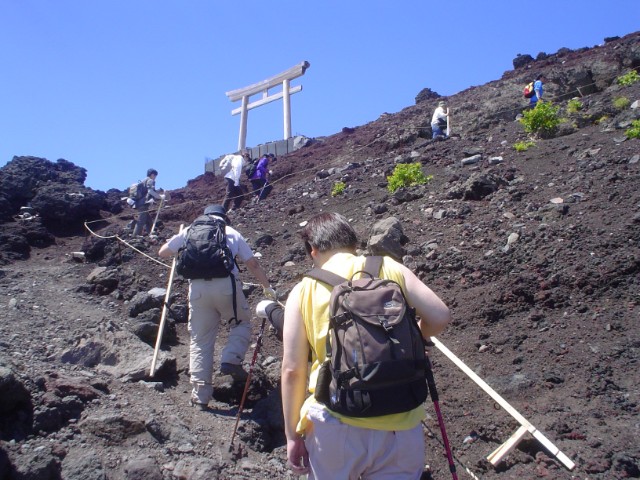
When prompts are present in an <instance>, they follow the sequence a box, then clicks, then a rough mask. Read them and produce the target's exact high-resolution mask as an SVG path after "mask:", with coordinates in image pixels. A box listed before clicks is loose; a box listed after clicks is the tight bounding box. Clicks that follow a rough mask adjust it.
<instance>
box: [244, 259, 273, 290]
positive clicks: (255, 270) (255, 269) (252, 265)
mask: <svg viewBox="0 0 640 480" xmlns="http://www.w3.org/2000/svg"><path fill="white" fill-rule="evenodd" d="M244 263H245V265H246V266H247V268H248V269H249V271H250V272H251V275H253V276H254V277H255V279H256V280H258V282H260V285H262V287H263V288H269V278H268V277H267V274H266V272H265V271H264V269H263V268H262V266H261V265H260V263H259V262H258V260H257V259H256V257H251V258H250V259H249V260H247V261H246V262H244Z"/></svg>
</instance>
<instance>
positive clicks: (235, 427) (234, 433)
mask: <svg viewBox="0 0 640 480" xmlns="http://www.w3.org/2000/svg"><path fill="white" fill-rule="evenodd" d="M266 321H267V319H266V318H263V319H262V324H260V332H258V339H257V340H256V349H255V350H254V351H253V358H252V359H251V365H249V374H248V375H247V381H246V382H245V383H244V391H243V392H242V399H241V400H240V406H239V407H238V414H237V415H236V425H235V426H234V427H233V435H231V445H232V446H233V439H234V438H235V436H236V431H237V430H238V423H239V422H240V414H241V413H242V409H243V408H244V401H245V400H246V398H247V392H248V391H249V383H250V382H251V373H252V372H253V365H254V364H255V363H256V358H257V357H258V352H259V351H260V347H261V346H262V335H263V334H264V326H265V323H266Z"/></svg>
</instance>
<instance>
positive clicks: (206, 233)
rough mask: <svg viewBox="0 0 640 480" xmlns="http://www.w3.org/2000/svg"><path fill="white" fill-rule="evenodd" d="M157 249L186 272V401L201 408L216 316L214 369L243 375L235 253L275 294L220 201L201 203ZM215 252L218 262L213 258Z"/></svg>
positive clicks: (247, 316)
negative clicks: (218, 353) (218, 348)
mask: <svg viewBox="0 0 640 480" xmlns="http://www.w3.org/2000/svg"><path fill="white" fill-rule="evenodd" d="M221 229H224V230H221ZM203 239H209V240H208V241H204V242H203V241H202V240H203ZM158 255H159V256H160V257H162V258H168V257H171V256H172V255H178V258H177V262H176V263H177V267H176V269H177V271H178V273H180V274H182V275H184V276H185V277H186V278H189V327H188V328H189V333H190V335H191V344H190V356H189V372H190V374H191V384H192V385H193V389H192V391H191V404H192V405H194V406H197V407H198V408H200V409H201V410H207V405H208V403H209V400H211V397H212V395H213V386H212V383H211V381H212V378H213V354H214V347H215V343H216V336H217V333H218V328H219V327H220V323H221V321H224V323H223V324H224V325H227V324H228V325H230V331H229V339H228V340H227V344H226V345H225V347H224V349H223V350H222V357H221V365H220V372H221V373H222V374H224V375H231V376H232V377H233V378H234V380H236V381H244V380H246V378H247V372H246V371H245V370H244V369H243V368H242V362H243V360H244V357H245V354H246V352H247V349H248V348H249V341H250V337H251V323H250V320H251V310H250V308H249V303H248V302H247V299H246V297H245V296H244V294H243V293H242V282H240V279H239V276H238V275H239V270H238V267H237V265H236V264H235V259H236V258H239V259H240V261H242V262H243V263H244V264H245V265H246V266H247V269H248V270H249V272H251V274H252V275H253V276H254V277H255V278H256V280H258V282H260V284H261V285H262V287H263V293H264V295H265V296H266V297H267V298H272V299H275V298H276V292H275V290H274V289H273V288H271V286H270V285H269V279H268V278H267V274H266V273H265V271H264V270H263V268H262V267H261V266H260V264H259V263H258V260H257V259H256V258H255V257H254V256H253V252H252V251H251V247H249V245H248V244H247V242H246V240H245V239H244V237H243V236H242V235H241V234H240V233H239V232H238V231H237V230H235V229H233V228H232V227H230V226H229V217H227V213H226V210H225V209H224V207H222V206H221V205H209V206H208V207H207V208H205V210H204V215H202V216H200V217H198V218H196V220H195V221H194V222H193V223H192V224H191V225H190V226H189V227H187V228H186V229H184V230H183V231H182V232H180V233H178V234H177V235H174V236H173V237H171V238H170V239H169V240H168V241H167V242H166V243H165V244H164V245H163V246H162V247H161V248H160V250H159V252H158ZM224 257H226V259H223V258H224ZM218 258H220V259H223V263H220V262H217V261H216V259H218ZM180 265H182V270H181V269H180ZM181 272H183V273H181Z"/></svg>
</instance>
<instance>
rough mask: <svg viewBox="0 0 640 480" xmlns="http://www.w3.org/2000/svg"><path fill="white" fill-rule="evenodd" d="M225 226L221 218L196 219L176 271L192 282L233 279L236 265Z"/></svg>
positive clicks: (178, 260) (205, 217) (190, 229)
mask: <svg viewBox="0 0 640 480" xmlns="http://www.w3.org/2000/svg"><path fill="white" fill-rule="evenodd" d="M225 226H226V224H225V222H224V220H222V219H221V218H217V217H211V216H209V215H202V216H200V217H198V218H196V219H195V221H194V222H193V223H192V224H191V227H189V231H188V232H187V237H186V242H185V246H184V247H183V248H181V249H180V251H179V252H178V256H177V260H176V272H178V274H179V275H182V276H183V277H184V278H188V279H190V280H198V279H207V280H208V279H212V278H224V277H228V276H231V272H232V271H233V267H234V265H235V263H234V258H233V255H232V254H231V250H229V247H228V245H227V235H226V233H225Z"/></svg>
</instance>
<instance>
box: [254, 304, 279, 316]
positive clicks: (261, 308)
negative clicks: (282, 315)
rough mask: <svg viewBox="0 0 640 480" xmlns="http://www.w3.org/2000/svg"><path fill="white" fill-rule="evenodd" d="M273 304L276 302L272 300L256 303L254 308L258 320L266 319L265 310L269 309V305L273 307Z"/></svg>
mask: <svg viewBox="0 0 640 480" xmlns="http://www.w3.org/2000/svg"><path fill="white" fill-rule="evenodd" d="M275 303H276V302H274V301H272V300H262V301H261V302H260V303H258V305H257V306H256V315H257V316H258V318H267V308H269V305H275Z"/></svg>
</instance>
